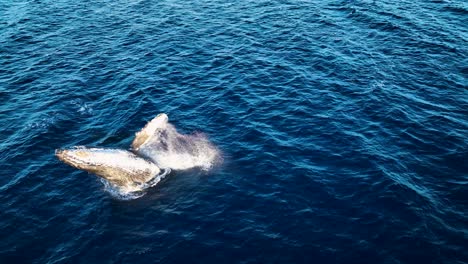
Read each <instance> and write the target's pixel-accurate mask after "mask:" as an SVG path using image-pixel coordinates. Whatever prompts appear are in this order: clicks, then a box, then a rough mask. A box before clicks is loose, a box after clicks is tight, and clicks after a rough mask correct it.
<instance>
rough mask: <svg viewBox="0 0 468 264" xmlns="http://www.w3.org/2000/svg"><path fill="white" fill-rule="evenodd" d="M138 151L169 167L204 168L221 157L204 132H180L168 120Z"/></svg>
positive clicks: (212, 164) (181, 168)
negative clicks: (185, 133) (184, 133)
mask: <svg viewBox="0 0 468 264" xmlns="http://www.w3.org/2000/svg"><path fill="white" fill-rule="evenodd" d="M138 153H139V154H141V155H143V156H145V157H147V158H149V159H151V160H152V161H153V162H155V163H156V164H157V165H158V166H159V167H160V168H171V169H173V170H187V169H191V168H201V169H203V170H206V171H207V170H209V169H211V168H212V167H213V166H214V165H215V164H217V163H218V162H219V161H220V160H221V155H220V151H219V150H218V148H216V146H215V145H213V144H212V143H211V142H210V141H209V140H208V138H207V137H206V136H205V135H204V134H200V133H198V134H192V135H182V134H179V133H178V132H177V130H176V129H175V127H174V126H173V125H171V124H169V123H168V124H167V125H166V126H165V127H160V128H158V129H156V130H155V132H154V134H153V135H151V137H150V138H149V139H148V140H147V142H145V144H144V145H142V146H141V147H140V149H139V150H138Z"/></svg>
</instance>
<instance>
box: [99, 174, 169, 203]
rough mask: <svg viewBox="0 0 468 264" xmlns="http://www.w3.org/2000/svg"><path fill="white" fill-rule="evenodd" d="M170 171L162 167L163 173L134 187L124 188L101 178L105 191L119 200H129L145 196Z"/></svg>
mask: <svg viewBox="0 0 468 264" xmlns="http://www.w3.org/2000/svg"><path fill="white" fill-rule="evenodd" d="M169 173H171V169H169V168H167V169H162V170H161V173H160V174H158V175H156V176H155V177H154V178H153V179H152V180H150V181H148V182H146V183H144V184H142V185H138V186H135V187H132V188H123V187H120V186H117V185H115V184H112V183H111V182H109V181H107V180H105V179H103V178H100V180H101V182H102V184H103V185H104V191H106V192H108V193H109V194H110V195H111V196H112V197H114V198H115V199H117V200H124V201H128V200H134V199H137V198H140V197H142V196H144V195H145V194H146V190H147V189H149V188H151V187H154V186H156V185H157V184H158V183H159V182H160V181H161V180H162V179H164V178H165V177H166V176H167V175H168V174H169Z"/></svg>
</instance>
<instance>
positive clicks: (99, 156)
mask: <svg viewBox="0 0 468 264" xmlns="http://www.w3.org/2000/svg"><path fill="white" fill-rule="evenodd" d="M55 155H56V156H57V157H58V158H59V159H60V160H61V161H63V162H65V163H66V164H68V165H70V166H72V167H75V168H77V169H80V170H84V171H87V172H91V173H94V174H96V175H98V176H100V177H102V178H104V179H106V180H108V181H109V182H111V183H112V184H114V185H116V186H119V187H123V188H127V189H129V188H130V189H131V188H134V187H137V186H139V185H142V184H144V183H146V182H148V181H150V180H152V179H153V178H154V177H155V176H156V175H158V174H159V173H160V169H159V167H158V166H156V164H154V163H152V162H149V161H147V160H145V159H143V158H141V157H139V156H137V155H135V154H134V153H132V152H130V151H126V150H121V149H105V148H87V147H74V148H71V149H63V150H56V152H55Z"/></svg>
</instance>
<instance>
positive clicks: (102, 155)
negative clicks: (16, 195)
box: [55, 113, 218, 192]
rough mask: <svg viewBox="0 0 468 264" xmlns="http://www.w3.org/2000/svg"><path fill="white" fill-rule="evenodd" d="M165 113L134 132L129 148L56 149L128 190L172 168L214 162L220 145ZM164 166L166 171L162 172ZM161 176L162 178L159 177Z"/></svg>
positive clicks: (59, 154)
mask: <svg viewBox="0 0 468 264" xmlns="http://www.w3.org/2000/svg"><path fill="white" fill-rule="evenodd" d="M168 119H169V118H168V116H167V115H166V114H164V113H162V114H159V115H157V116H156V117H155V118H153V119H152V120H151V121H150V122H148V123H147V124H146V126H145V127H144V128H143V129H141V130H140V131H139V132H137V133H136V134H135V138H134V140H133V142H132V145H131V149H130V150H122V149H112V148H90V147H83V146H79V147H72V148H68V149H57V150H56V151H55V155H56V156H57V158H58V159H59V160H61V161H63V162H64V163H66V164H68V165H70V166H72V167H75V168H77V169H80V170H84V171H87V172H90V173H93V174H96V175H97V176H99V177H101V178H103V179H105V180H107V181H108V182H109V183H111V184H112V185H113V186H115V187H118V188H119V189H120V190H123V191H125V192H132V191H138V190H141V189H142V188H143V187H142V186H145V184H146V183H148V182H150V181H152V182H154V181H153V179H157V181H159V180H160V178H161V177H163V176H164V175H165V173H167V172H168V171H170V170H171V169H175V170H182V169H188V168H193V167H201V168H204V169H207V168H209V167H210V166H212V165H213V163H214V162H215V160H216V159H217V156H218V150H217V148H216V147H215V146H214V145H212V144H211V143H210V142H209V141H208V139H206V137H204V136H203V135H199V134H196V135H182V134H179V133H177V131H176V129H175V128H174V126H172V125H171V124H169V123H168ZM161 168H162V169H164V170H165V173H163V174H160V173H161ZM158 177H159V178H158Z"/></svg>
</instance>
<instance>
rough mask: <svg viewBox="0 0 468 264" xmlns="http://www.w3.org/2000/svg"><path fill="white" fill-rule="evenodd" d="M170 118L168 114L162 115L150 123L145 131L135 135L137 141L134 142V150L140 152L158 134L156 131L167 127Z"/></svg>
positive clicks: (142, 130)
mask: <svg viewBox="0 0 468 264" xmlns="http://www.w3.org/2000/svg"><path fill="white" fill-rule="evenodd" d="M168 120H169V118H168V117H167V115H166V114H164V113H161V114H159V115H157V116H156V117H155V118H153V119H152V120H151V121H149V122H148V123H147V124H146V125H145V127H144V128H143V129H141V130H140V131H139V132H137V133H136V134H135V139H133V142H132V149H134V150H138V149H139V148H140V147H141V146H142V145H144V144H145V143H146V142H147V141H148V140H149V139H150V138H151V137H152V136H153V135H154V133H155V132H156V130H158V129H161V128H164V127H166V124H167V121H168Z"/></svg>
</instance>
